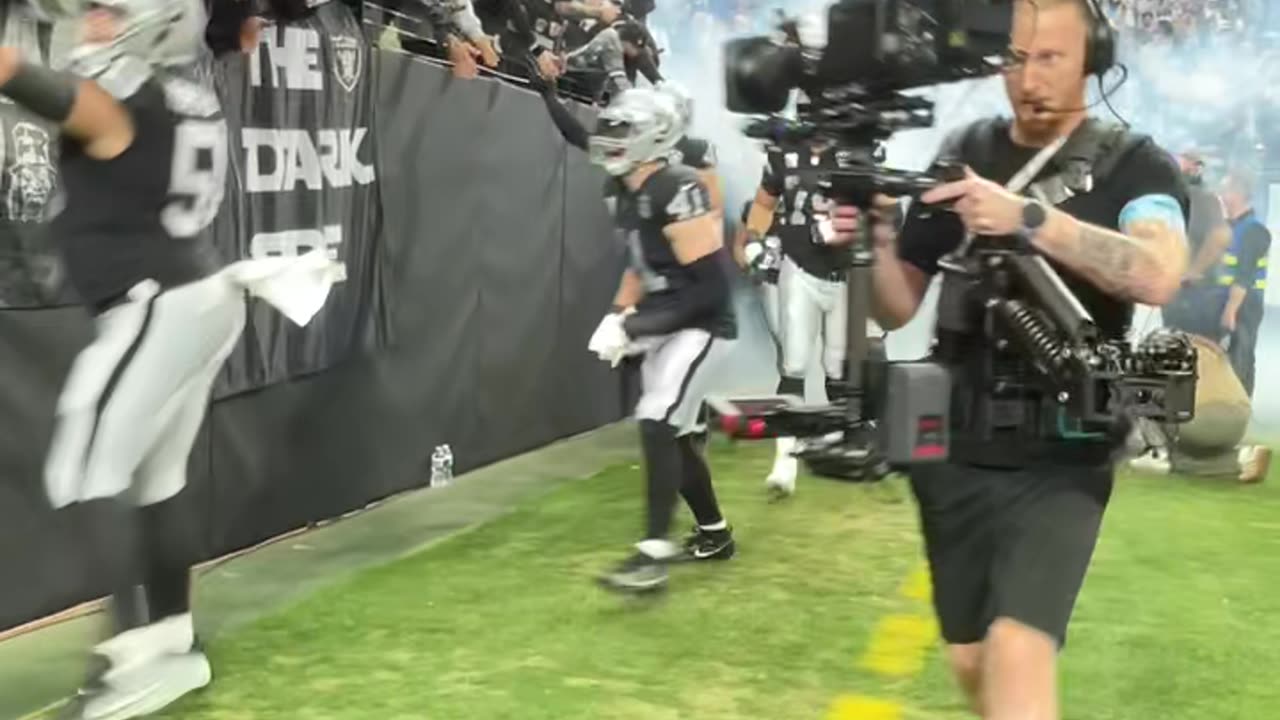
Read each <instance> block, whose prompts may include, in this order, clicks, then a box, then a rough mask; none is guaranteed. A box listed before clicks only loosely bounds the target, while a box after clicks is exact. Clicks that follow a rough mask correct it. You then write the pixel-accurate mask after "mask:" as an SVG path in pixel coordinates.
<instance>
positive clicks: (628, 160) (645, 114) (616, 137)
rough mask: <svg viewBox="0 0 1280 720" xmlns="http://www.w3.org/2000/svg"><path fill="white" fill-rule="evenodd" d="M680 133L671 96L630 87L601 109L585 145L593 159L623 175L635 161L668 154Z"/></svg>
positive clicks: (607, 168)
mask: <svg viewBox="0 0 1280 720" xmlns="http://www.w3.org/2000/svg"><path fill="white" fill-rule="evenodd" d="M683 135H684V125H683V123H682V122H681V121H680V111H679V110H678V109H677V108H676V105H675V103H674V102H672V101H671V98H670V97H668V96H667V95H665V94H663V93H660V92H658V91H657V90H654V89H652V88H632V89H630V90H626V91H624V92H623V93H622V94H620V95H618V97H617V98H615V99H614V101H613V102H612V103H610V104H609V106H608V107H606V108H605V109H604V110H602V111H600V115H599V116H598V117H597V118H596V131H595V132H594V133H592V135H591V138H590V141H589V145H588V149H589V151H590V155H591V162H592V163H594V164H596V165H599V166H601V167H603V168H604V169H605V171H606V172H608V173H609V174H610V175H626V174H627V173H629V172H631V170H632V169H634V168H635V167H636V166H637V165H640V164H642V163H646V162H650V161H653V160H658V159H660V158H665V157H667V156H668V155H669V154H670V153H671V151H672V150H673V149H674V148H675V145H676V143H677V142H678V141H679V140H680V138H681V136H683Z"/></svg>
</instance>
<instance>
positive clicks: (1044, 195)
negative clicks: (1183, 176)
mask: <svg viewBox="0 0 1280 720" xmlns="http://www.w3.org/2000/svg"><path fill="white" fill-rule="evenodd" d="M1141 140H1142V137H1141V136H1136V135H1133V134H1131V133H1130V132H1129V131H1128V129H1127V128H1125V127H1124V126H1123V125H1119V124H1116V123H1110V122H1103V121H1101V120H1093V119H1088V120H1085V122H1084V123H1083V124H1081V126H1080V127H1079V128H1077V129H1076V131H1075V132H1073V133H1072V134H1071V137H1070V138H1069V139H1068V140H1067V142H1066V143H1065V144H1063V146H1062V148H1061V149H1059V150H1058V152H1057V154H1056V155H1055V156H1054V158H1053V160H1052V161H1051V162H1050V167H1052V168H1053V169H1054V170H1055V171H1056V172H1054V173H1053V174H1051V175H1050V176H1049V177H1046V178H1044V179H1041V180H1037V181H1036V182H1034V183H1032V184H1031V185H1029V186H1028V187H1027V191H1028V192H1029V193H1030V194H1031V195H1033V196H1036V197H1039V198H1040V199H1041V200H1042V201H1044V202H1047V203H1049V204H1050V205H1057V204H1059V203H1062V202H1064V201H1066V200H1067V199H1068V198H1070V197H1072V196H1073V195H1080V194H1083V193H1087V192H1091V191H1092V190H1093V188H1094V187H1096V186H1097V184H1098V183H1100V182H1102V181H1103V180H1105V179H1106V178H1107V177H1108V176H1109V175H1110V174H1111V172H1112V171H1113V170H1114V169H1115V167H1116V165H1117V163H1119V161H1120V159H1121V158H1123V157H1124V156H1125V154H1127V153H1128V152H1129V150H1130V149H1132V147H1133V145H1134V144H1135V143H1137V142H1141Z"/></svg>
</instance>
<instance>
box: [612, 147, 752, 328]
mask: <svg viewBox="0 0 1280 720" xmlns="http://www.w3.org/2000/svg"><path fill="white" fill-rule="evenodd" d="M659 172H660V173H661V174H660V175H656V176H654V177H653V178H652V179H651V180H650V181H649V184H648V192H649V200H650V202H651V203H652V205H653V208H654V210H655V212H656V215H657V218H658V220H659V222H660V223H661V224H662V226H663V227H664V228H665V227H666V226H668V225H673V224H675V223H680V222H684V221H686V220H693V219H695V218H698V217H701V216H703V215H708V214H710V213H711V193H710V192H708V191H707V187H706V185H703V184H702V181H701V180H700V179H699V178H698V173H697V172H696V171H694V170H693V169H691V168H688V167H684V166H678V165H673V166H670V167H668V168H666V169H664V170H661V171H659ZM723 255H724V253H723V252H715V253H711V254H710V255H707V256H705V257H703V258H701V259H699V260H696V261H694V262H692V263H689V264H688V265H686V266H685V269H686V270H687V271H688V272H689V274H690V276H691V277H692V278H693V282H692V283H689V284H688V285H685V286H683V287H681V288H680V289H679V290H678V291H676V292H677V293H678V294H677V295H676V297H675V301H674V302H671V303H663V304H661V305H660V306H658V307H645V306H644V304H643V303H642V304H641V306H640V307H638V308H637V311H636V312H635V313H633V314H631V315H628V316H627V318H626V319H625V320H623V321H622V322H623V329H625V330H626V332H627V335H629V336H630V337H633V338H635V337H645V336H648V335H666V334H667V333H671V332H675V331H676V330H679V329H680V328H682V327H687V326H688V324H689V323H690V322H693V321H694V320H696V319H697V318H699V317H702V316H704V315H705V314H706V313H708V312H711V311H713V310H714V309H715V308H717V307H720V306H722V305H723V304H724V303H726V302H727V301H728V299H729V293H730V287H729V273H728V272H726V270H725V267H724V258H723Z"/></svg>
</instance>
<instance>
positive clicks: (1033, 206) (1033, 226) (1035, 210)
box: [1019, 200, 1049, 240]
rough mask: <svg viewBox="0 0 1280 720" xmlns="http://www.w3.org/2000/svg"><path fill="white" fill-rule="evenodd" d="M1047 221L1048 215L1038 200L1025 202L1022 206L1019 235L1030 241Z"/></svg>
mask: <svg viewBox="0 0 1280 720" xmlns="http://www.w3.org/2000/svg"><path fill="white" fill-rule="evenodd" d="M1048 219H1049V213H1048V212H1047V211H1046V210H1045V209H1044V204H1043V203H1041V202H1040V201H1039V200H1027V201H1026V202H1024V203H1023V204H1022V230H1021V231H1020V232H1019V234H1020V235H1022V237H1023V238H1025V239H1027V240H1030V239H1031V238H1033V237H1035V234H1036V233H1037V232H1039V231H1040V228H1042V227H1044V224H1045V221H1047V220H1048Z"/></svg>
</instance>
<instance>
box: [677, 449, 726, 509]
mask: <svg viewBox="0 0 1280 720" xmlns="http://www.w3.org/2000/svg"><path fill="white" fill-rule="evenodd" d="M705 439H706V436H705V435H702V434H696V435H685V436H684V437H682V438H680V439H679V440H677V441H676V442H677V443H678V444H679V445H680V463H681V468H682V470H683V471H684V472H683V474H682V478H681V483H680V496H681V497H683V498H684V501H685V502H686V503H687V504H688V505H689V509H690V510H692V511H693V517H694V518H695V519H697V521H698V525H700V526H702V527H706V526H708V525H715V524H716V523H718V522H720V521H721V520H723V519H724V517H723V516H722V515H721V514H720V504H719V503H718V502H716V491H715V488H714V487H712V485H711V470H710V469H708V468H707V460H706V458H705V457H703V454H702V448H703V447H704V445H703V442H705Z"/></svg>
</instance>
